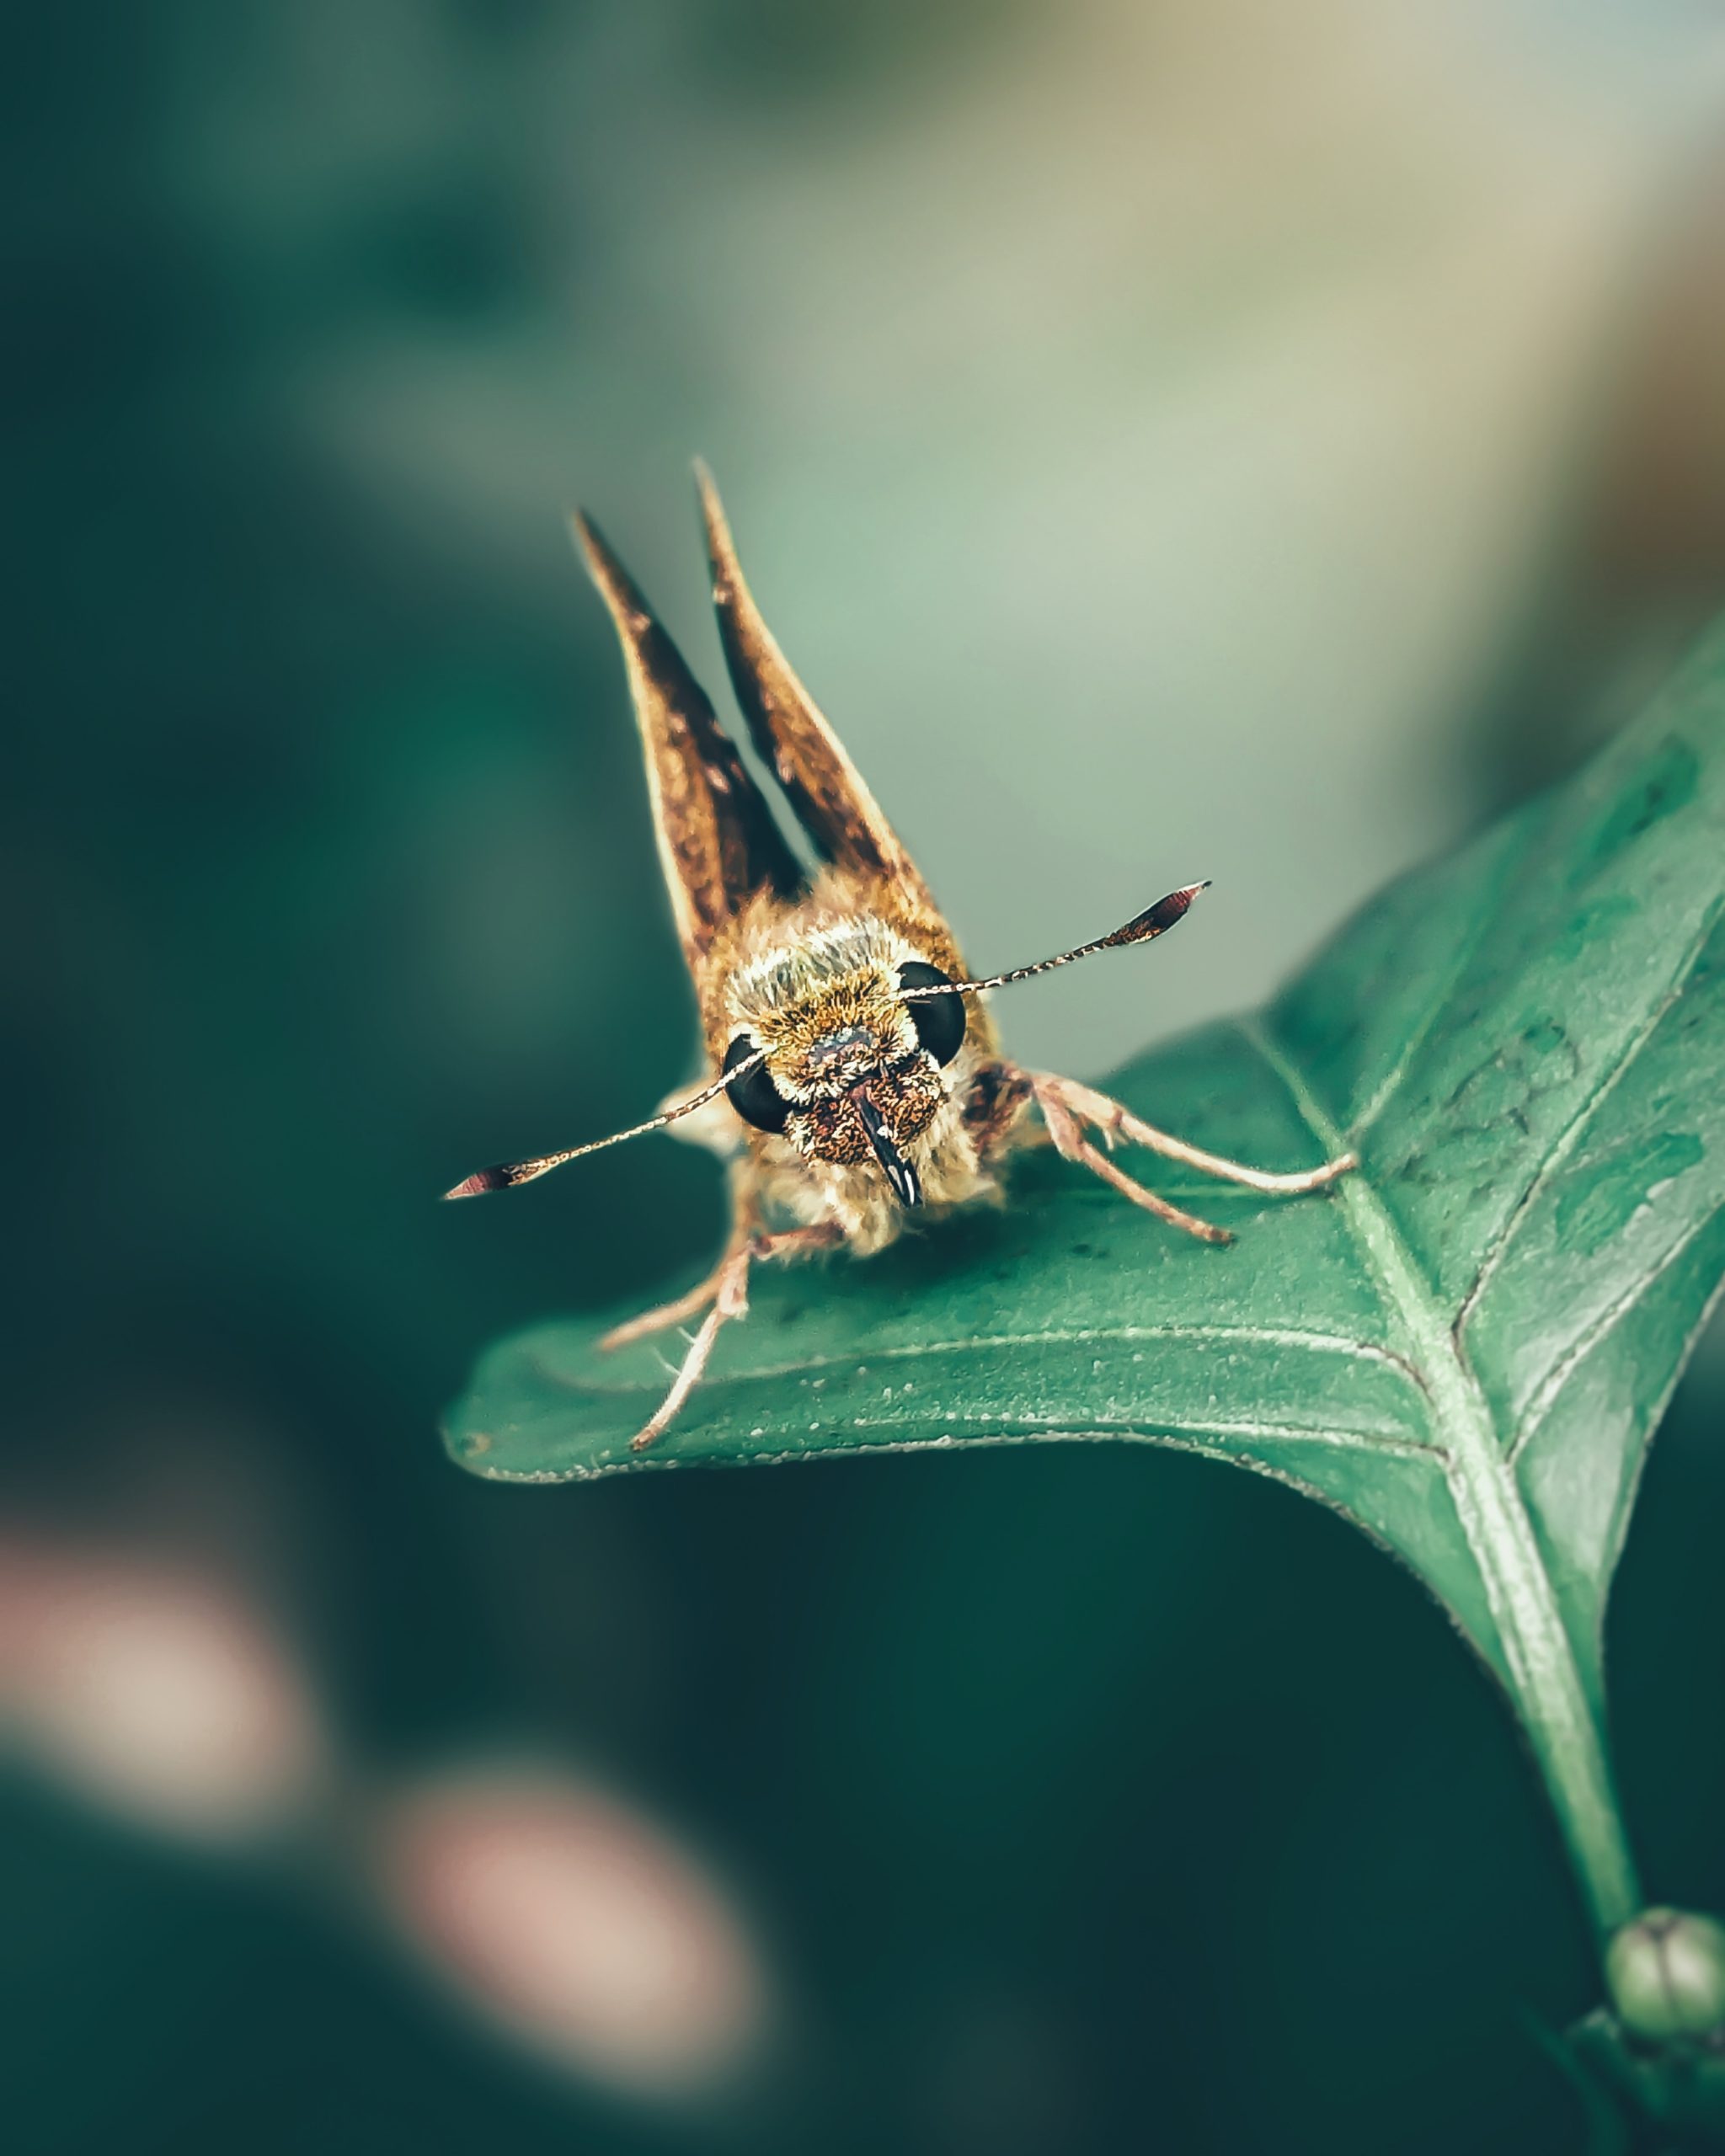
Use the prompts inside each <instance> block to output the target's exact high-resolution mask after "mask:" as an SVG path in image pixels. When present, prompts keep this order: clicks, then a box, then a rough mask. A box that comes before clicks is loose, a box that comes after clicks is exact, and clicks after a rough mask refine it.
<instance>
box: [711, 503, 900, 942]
mask: <svg viewBox="0 0 1725 2156" xmlns="http://www.w3.org/2000/svg"><path fill="white" fill-rule="evenodd" d="M695 476H696V481H697V485H698V487H699V489H700V494H701V513H702V519H703V520H704V521H705V523H706V526H707V546H708V554H709V556H710V558H711V559H712V563H713V606H714V607H715V609H716V610H717V611H718V632H719V637H720V639H721V641H722V642H723V643H724V655H725V661H726V664H728V665H729V668H730V675H731V684H732V686H733V687H734V689H735V691H736V696H737V702H739V703H740V705H741V706H742V709H743V715H744V717H745V718H746V719H747V720H748V722H749V731H750V734H751V735H752V736H753V739H754V742H755V745H756V748H757V749H758V750H760V752H761V755H762V756H763V757H764V758H766V760H767V761H768V762H769V763H770V764H771V765H772V769H773V771H774V773H775V775H776V776H777V779H778V782H779V784H780V785H781V786H782V787H783V788H784V790H785V794H786V797H787V798H788V800H789V802H790V803H791V806H792V808H793V809H794V810H795V811H796V814H797V819H798V822H799V823H800V824H801V825H802V826H803V828H804V830H805V831H806V832H807V833H808V835H809V843H810V844H811V845H812V846H814V849H815V851H817V852H818V853H819V854H820V856H821V857H822V858H823V859H824V860H826V861H830V862H835V863H836V864H837V865H838V866H839V867H842V868H850V869H856V870H858V871H860V872H861V873H863V874H865V875H868V876H873V877H879V878H882V879H884V881H885V882H887V883H891V884H894V885H896V886H897V887H898V888H899V889H900V891H901V892H902V893H903V894H904V895H905V898H906V899H908V900H910V901H911V903H912V904H913V905H918V906H920V907H921V908H926V909H927V910H929V911H931V912H932V911H933V910H934V906H933V902H932V899H930V897H929V895H928V891H927V886H926V885H925V884H924V883H923V881H922V878H921V876H920V875H919V874H918V873H917V870H916V863H915V862H913V861H912V860H911V857H910V855H909V854H908V853H907V852H906V851H905V848H904V846H903V844H902V843H901V841H900V838H899V835H898V834H897V832H896V831H895V830H894V829H893V827H892V825H890V824H889V823H888V821H887V819H886V818H885V816H884V814H882V812H881V808H880V804H879V802H877V801H876V799H875V798H874V796H873V794H872V793H871V792H869V790H868V787H867V786H866V785H865V783H864V782H863V775H862V773H861V772H860V771H858V770H857V766H855V765H854V764H853V763H852V761H851V759H850V758H849V756H847V755H846V753H845V750H844V746H843V744H842V743H841V741H840V739H839V738H838V736H837V735H836V734H835V733H834V732H833V730H832V728H831V727H830V726H829V725H828V724H827V723H826V720H825V718H824V717H823V716H822V715H821V712H820V707H819V706H818V705H817V704H816V703H815V702H814V698H813V697H812V696H810V695H809V691H807V689H805V688H804V686H803V684H802V682H801V681H800V680H798V678H797V675H795V673H794V672H793V670H792V668H791V665H790V663H789V661H788V659H786V657H785V655H784V654H783V653H782V651H781V650H780V649H779V648H778V645H777V643H776V642H775V640H774V638H773V635H772V631H771V630H770V629H769V628H768V627H767V626H766V622H764V621H762V619H761V610H760V608H759V607H758V606H756V604H755V600H754V598H753V596H752V595H751V594H750V590H749V587H748V585H747V584H746V583H745V581H744V579H743V572H742V570H741V569H740V568H739V567H738V565H737V552H736V547H735V546H734V543H733V542H732V539H731V532H730V526H729V524H728V523H727V522H726V520H725V514H724V505H723V504H721V502H720V500H719V499H718V488H716V487H715V486H714V485H713V477H712V474H711V473H710V472H708V470H707V468H706V467H705V466H704V465H700V464H697V466H696V467H695Z"/></svg>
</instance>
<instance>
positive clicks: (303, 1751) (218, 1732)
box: [0, 1543, 324, 1840]
mask: <svg viewBox="0 0 1725 2156" xmlns="http://www.w3.org/2000/svg"><path fill="white" fill-rule="evenodd" d="M0 1698H3V1700H4V1701H5V1704H6V1706H7V1708H8V1715H9V1718H10V1719H11V1721H12V1722H13V1726H14V1727H15V1728H16V1730H17V1731H18V1733H19V1736H20V1737H21V1738H22V1740H23V1742H24V1746H25V1748H26V1749H27V1750H28V1751H29V1752H31V1753H34V1754H35V1757H36V1758H37V1759H38V1760H39V1761H40V1763H41V1764H43V1765H44V1766H45V1768H47V1769H49V1770H50V1771H51V1772H52V1773H55V1774H58V1775H60V1776H61V1777H62V1778H63V1779H64V1780H67V1781H69V1782H71V1783H72V1784H73V1785H75V1786H77V1788H79V1789H80V1790H83V1792H84V1793H85V1794H86V1795H88V1796H90V1797H93V1798H94V1799H95V1800H96V1801H99V1802H100V1803H103V1804H105V1805H107V1806H109V1807H110V1808H112V1809H113V1810H115V1811H116V1812H123V1813H126V1814H128V1815H132V1816H135V1817H138V1818H140V1819H142V1821H144V1822H146V1823H147V1824H149V1825H151V1826H154V1827H158V1828H167V1829H168V1830H170V1831H172V1832H174V1833H182V1834H187V1835H190V1836H192V1837H194V1838H197V1839H200V1840H227V1839H228V1838H232V1837H233V1836H236V1835H244V1834H249V1833H256V1832H258V1831H259V1830H261V1829H264V1828H270V1827H274V1826H275V1825H278V1824H280V1822H281V1821H282V1820H283V1819H284V1818H285V1817H286V1816H287V1815H288V1814H289V1813H291V1812H292V1811H293V1810H295V1809H296V1807H297V1806H299V1805H301V1804H302V1802H303V1801H305V1800H306V1799H307V1796H309V1795H310V1793H311V1791H312V1787H313V1785H314V1784H315V1783H316V1781H317V1780H318V1777H319V1775H320V1774H321V1773H322V1771H323V1764H324V1760H323V1731H322V1729H321V1727H320V1726H319V1724H318V1717H317V1714H316V1711H315V1709H314V1708H313V1706H312V1702H311V1700H310V1699H309V1698H308V1697H307V1693H306V1690H305V1689H304V1686H303V1684H302V1681H301V1678H300V1673H299V1672H298V1670H297V1669H296V1668H295V1667H294V1665H293V1663H292V1662H291V1660H290V1658H289V1657H288V1654H287V1652H286V1649H285V1648H284V1647H283V1646H282V1645H281V1643H280V1641H277V1640H276V1639H275V1638H273V1637H272V1636H270V1634H269V1633H268V1632H267V1631H266V1630H264V1627H263V1625H261V1624H260V1623H259V1620H258V1618H257V1616H256V1615H255V1614H254V1612H253V1611H252V1610H251V1609H248V1607H247V1606H246V1605H245V1604H243V1602H242V1601H240V1599H239V1598H238V1597H237V1596H235V1595H233V1594H232V1593H228V1592H227V1590H226V1589H224V1588H221V1587H219V1586H217V1585H216V1584H214V1583H213V1582H210V1581H207V1580H203V1579H199V1578H195V1577H190V1576H189V1575H187V1574H185V1573H183V1572H175V1571H173V1570H170V1569H169V1568H168V1567H167V1566H163V1565H155V1564H152V1563H151V1562H149V1561H147V1560H143V1559H140V1558H136V1557H133V1556H123V1555H116V1554H112V1553H105V1552H98V1551H91V1550H65V1549H59V1548H56V1547H54V1546H52V1545H47V1544H29V1543H13V1544H11V1545H8V1546H6V1547H5V1548H4V1549H3V1550H0Z"/></svg>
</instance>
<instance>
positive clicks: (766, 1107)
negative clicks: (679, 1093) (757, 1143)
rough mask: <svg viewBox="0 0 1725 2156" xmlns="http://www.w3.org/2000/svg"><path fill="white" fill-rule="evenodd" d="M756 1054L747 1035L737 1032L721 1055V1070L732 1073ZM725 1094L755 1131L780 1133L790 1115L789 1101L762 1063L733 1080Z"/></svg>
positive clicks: (755, 1049) (754, 1047) (752, 1043)
mask: <svg viewBox="0 0 1725 2156" xmlns="http://www.w3.org/2000/svg"><path fill="white" fill-rule="evenodd" d="M759 1053H760V1051H759V1049H757V1048H756V1045H755V1043H754V1042H753V1041H751V1040H750V1038H749V1036H748V1035H747V1034H746V1033H739V1034H738V1035H737V1038H735V1039H734V1041H733V1042H732V1043H731V1044H730V1046H729V1048H728V1049H726V1050H725V1052H724V1068H725V1070H727V1071H730V1070H735V1069H736V1067H737V1065H739V1064H740V1063H746V1062H747V1061H748V1059H749V1058H750V1056H751V1055H756V1054H759ZM724 1094H725V1098H726V1099H727V1100H728V1101H729V1102H730V1104H731V1106H732V1107H734V1109H735V1110H736V1112H737V1113H738V1114H739V1115H740V1116H741V1118H743V1120H744V1122H745V1123H753V1124H754V1126H755V1128H756V1129H757V1130H782V1129H784V1127H785V1123H786V1120H787V1118H788V1117H789V1115H790V1113H791V1104H790V1102H788V1100H787V1099H786V1098H785V1097H784V1095H783V1094H782V1092H780V1091H779V1089H778V1087H777V1086H775V1085H774V1084H773V1082H772V1075H771V1074H770V1073H769V1072H768V1070H767V1068H766V1065H765V1064H764V1063H757V1064H756V1066H755V1068H754V1069H753V1070H749V1071H745V1073H744V1075H742V1076H741V1077H740V1078H736V1079H733V1080H732V1081H731V1083H730V1084H729V1086H726V1087H725V1089H724Z"/></svg>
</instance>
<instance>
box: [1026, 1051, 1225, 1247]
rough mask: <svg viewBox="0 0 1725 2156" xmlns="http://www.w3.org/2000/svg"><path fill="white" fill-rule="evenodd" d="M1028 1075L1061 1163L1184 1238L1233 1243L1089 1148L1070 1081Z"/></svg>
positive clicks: (1081, 1089) (1040, 1074) (1038, 1073)
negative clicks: (1077, 1169)
mask: <svg viewBox="0 0 1725 2156" xmlns="http://www.w3.org/2000/svg"><path fill="white" fill-rule="evenodd" d="M1028 1075H1029V1077H1030V1084H1031V1089H1032V1091H1033V1093H1034V1094H1035V1097H1036V1105H1037V1106H1038V1107H1039V1108H1040V1109H1041V1110H1042V1118H1043V1121H1044V1123H1046V1124H1047V1125H1048V1134H1049V1137H1050V1138H1051V1139H1053V1140H1054V1145H1055V1151H1056V1152H1057V1153H1058V1154H1059V1155H1060V1158H1061V1159H1062V1160H1063V1161H1071V1162H1073V1163H1074V1165H1075V1166H1078V1167H1081V1168H1088V1169H1089V1171H1090V1172H1091V1173H1092V1175H1093V1176H1099V1177H1101V1178H1102V1180H1103V1182H1105V1183H1108V1184H1110V1185H1111V1186H1112V1187H1114V1189H1115V1190H1117V1191H1119V1193H1120V1195H1121V1196H1122V1197H1123V1198H1130V1199H1131V1201H1132V1203H1134V1204H1135V1205H1141V1206H1142V1207H1143V1208H1144V1209H1145V1211H1146V1213H1154V1214H1155V1215H1156V1218H1157V1219H1158V1220H1166V1221H1167V1224H1168V1225H1169V1226H1170V1227H1171V1228H1180V1229H1183V1230H1184V1231H1185V1233H1186V1234H1187V1235H1195V1236H1196V1237H1197V1238H1198V1240H1199V1241H1200V1242H1205V1243H1231V1242H1232V1241H1233V1240H1234V1238H1233V1236H1232V1235H1230V1234H1229V1232H1228V1230H1226V1228H1218V1227H1216V1226H1215V1225H1214V1223H1212V1222H1211V1221H1209V1220H1200V1219H1199V1217H1198V1215H1197V1214H1195V1213H1183V1212H1182V1211H1181V1209H1180V1208H1179V1207H1178V1205H1171V1204H1169V1203H1168V1201H1167V1198H1159V1197H1158V1196H1157V1195H1156V1192H1155V1191H1153V1190H1146V1187H1144V1185H1143V1184H1142V1183H1141V1182H1134V1181H1133V1180H1132V1178H1131V1177H1130V1176H1129V1175H1127V1174H1126V1173H1125V1172H1124V1171H1123V1170H1122V1169H1119V1168H1117V1167H1116V1166H1114V1162H1113V1161H1111V1160H1110V1159H1109V1158H1108V1155H1107V1154H1106V1153H1104V1152H1103V1151H1101V1150H1099V1149H1098V1148H1097V1147H1096V1146H1094V1145H1092V1144H1091V1142H1090V1140H1089V1139H1087V1137H1086V1136H1085V1135H1084V1129H1083V1124H1082V1123H1081V1121H1080V1119H1079V1114H1078V1113H1077V1112H1076V1111H1075V1109H1074V1107H1073V1105H1072V1104H1071V1102H1070V1101H1069V1099H1068V1097H1067V1092H1066V1089H1067V1087H1068V1086H1069V1085H1071V1081H1070V1080H1068V1079H1065V1078H1055V1077H1050V1076H1049V1075H1046V1074H1045V1073H1044V1072H1042V1071H1035V1072H1033V1073H1030V1074H1028ZM1075 1090H1076V1091H1079V1092H1084V1091H1087V1088H1086V1087H1083V1086H1078V1087H1076V1088H1075ZM1091 1097H1092V1099H1094V1100H1097V1101H1100V1100H1101V1099H1102V1095H1101V1094H1099V1093H1097V1094H1093V1095H1092V1096H1091ZM1110 1105H1112V1104H1110ZM1122 1113H1124V1110H1123V1111H1122Z"/></svg>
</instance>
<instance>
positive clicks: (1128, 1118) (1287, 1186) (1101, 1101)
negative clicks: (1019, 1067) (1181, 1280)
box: [1030, 1071, 1359, 1198]
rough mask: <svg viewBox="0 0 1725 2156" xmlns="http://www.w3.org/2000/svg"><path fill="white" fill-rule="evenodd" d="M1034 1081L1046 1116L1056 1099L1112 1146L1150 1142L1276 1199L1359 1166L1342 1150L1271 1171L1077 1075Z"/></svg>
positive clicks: (1045, 1075)
mask: <svg viewBox="0 0 1725 2156" xmlns="http://www.w3.org/2000/svg"><path fill="white" fill-rule="evenodd" d="M1030 1082H1031V1084H1032V1086H1033V1087H1034V1088H1035V1091H1036V1097H1037V1100H1038V1102H1039V1103H1040V1105H1041V1107H1042V1112H1043V1113H1044V1115H1047V1114H1048V1112H1049V1101H1050V1100H1058V1101H1059V1102H1060V1105H1061V1107H1064V1108H1065V1109H1066V1110H1067V1111H1068V1112H1069V1113H1071V1115H1072V1116H1075V1117H1076V1118H1077V1119H1078V1121H1079V1122H1080V1123H1091V1124H1093V1125H1094V1126H1095V1128H1096V1129H1098V1130H1099V1131H1100V1132H1101V1133H1102V1135H1103V1144H1104V1145H1113V1144H1114V1140H1115V1139H1117V1138H1124V1139H1125V1140H1126V1142H1127V1144H1128V1145H1143V1146H1146V1147H1147V1148H1148V1149H1149V1150H1150V1151H1151V1152H1152V1153H1160V1154H1161V1155H1162V1157H1163V1158H1164V1159H1165V1160H1169V1161H1182V1162H1183V1163H1184V1165H1185V1166H1187V1167H1188V1168H1196V1169H1197V1170H1198V1171H1199V1174H1200V1175H1206V1176H1216V1177H1220V1179H1221V1180H1222V1181H1223V1182H1237V1183H1243V1184H1244V1185H1245V1186H1246V1187H1247V1189H1248V1190H1262V1191H1266V1192H1268V1193H1269V1195H1270V1196H1271V1197H1273V1198H1297V1197H1298V1196H1299V1195H1300V1193H1302V1192H1304V1191H1308V1190H1322V1188H1323V1187H1324V1185H1325V1184H1326V1183H1331V1182H1334V1181H1335V1180H1336V1178H1337V1177H1338V1176H1344V1175H1346V1174H1347V1172H1348V1170H1349V1169H1350V1168H1357V1167H1358V1166H1359V1159H1358V1157H1357V1156H1356V1155H1354V1154H1352V1153H1343V1154H1342V1155H1340V1156H1339V1157H1338V1159H1336V1160H1333V1161H1325V1162H1324V1164H1323V1166H1322V1167H1317V1168H1303V1169H1301V1170H1300V1171H1299V1172H1298V1173H1296V1174H1294V1175H1272V1174H1271V1173H1270V1172H1269V1171H1268V1170H1267V1169H1264V1168H1248V1167H1247V1166H1246V1165H1245V1164H1244V1163H1243V1162H1242V1161H1226V1160H1224V1159H1223V1158H1222V1156H1221V1155H1220V1153H1206V1152H1205V1151H1204V1149H1203V1148H1202V1147H1201V1146H1199V1145H1188V1144H1187V1143H1186V1141H1185V1139H1183V1138H1174V1137H1171V1136H1170V1135H1169V1134H1168V1133H1167V1131H1166V1130H1158V1129H1156V1126H1155V1125H1154V1124H1153V1123H1141V1122H1140V1120H1139V1118H1137V1117H1136V1116H1135V1115H1134V1114H1133V1113H1132V1112H1131V1110H1130V1108H1126V1107H1122V1106H1121V1105H1120V1103H1119V1102H1118V1101H1112V1100H1110V1099H1109V1098H1108V1095H1107V1094H1106V1093H1097V1092H1093V1091H1092V1090H1091V1088H1090V1087H1089V1086H1081V1085H1080V1084H1079V1083H1078V1081H1077V1080H1076V1079H1075V1078H1056V1077H1055V1076H1053V1075H1051V1074H1050V1073H1049V1072H1046V1071H1036V1072H1033V1073H1032V1075H1031V1081H1030ZM1049 1127H1050V1129H1052V1127H1053V1125H1052V1123H1050V1126H1049ZM1055 1142H1056V1143H1057V1144H1058V1142H1059V1141H1058V1139H1057V1140H1056V1141H1055Z"/></svg>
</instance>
